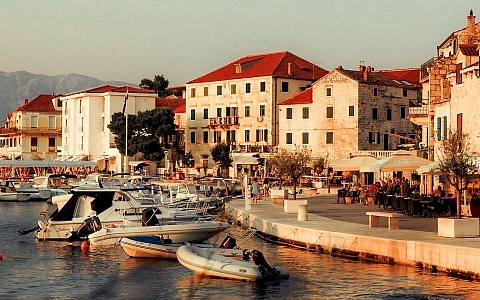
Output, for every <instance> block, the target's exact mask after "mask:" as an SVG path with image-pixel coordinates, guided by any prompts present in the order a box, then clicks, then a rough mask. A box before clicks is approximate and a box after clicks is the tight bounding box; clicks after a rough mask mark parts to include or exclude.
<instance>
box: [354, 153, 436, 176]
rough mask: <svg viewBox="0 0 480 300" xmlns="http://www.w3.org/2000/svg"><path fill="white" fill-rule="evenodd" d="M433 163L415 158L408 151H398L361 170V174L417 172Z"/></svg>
mask: <svg viewBox="0 0 480 300" xmlns="http://www.w3.org/2000/svg"><path fill="white" fill-rule="evenodd" d="M429 163H431V161H430V160H428V159H424V158H421V157H417V156H413V155H411V154H410V152H408V151H402V150H400V151H396V152H394V153H393V154H392V156H390V157H385V158H383V159H381V160H379V161H376V162H374V163H371V164H369V165H366V166H363V167H361V168H360V172H379V171H380V172H392V171H416V170H417V169H418V168H419V167H421V166H424V165H427V164H429Z"/></svg>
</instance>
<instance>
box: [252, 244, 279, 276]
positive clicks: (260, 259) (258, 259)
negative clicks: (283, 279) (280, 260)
mask: <svg viewBox="0 0 480 300" xmlns="http://www.w3.org/2000/svg"><path fill="white" fill-rule="evenodd" d="M252 260H253V262H254V263H255V265H257V267H258V269H259V270H260V272H262V275H265V271H268V272H270V274H272V275H274V274H276V272H275V269H274V268H272V267H270V265H269V264H268V263H267V260H266V259H265V257H264V256H263V254H262V252H260V251H258V250H252Z"/></svg>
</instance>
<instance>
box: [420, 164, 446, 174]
mask: <svg viewBox="0 0 480 300" xmlns="http://www.w3.org/2000/svg"><path fill="white" fill-rule="evenodd" d="M439 165H440V162H439V161H434V162H432V163H429V164H428V165H424V166H421V167H420V168H418V169H417V173H418V174H419V175H439V174H441V173H440V170H439V169H438V168H439Z"/></svg>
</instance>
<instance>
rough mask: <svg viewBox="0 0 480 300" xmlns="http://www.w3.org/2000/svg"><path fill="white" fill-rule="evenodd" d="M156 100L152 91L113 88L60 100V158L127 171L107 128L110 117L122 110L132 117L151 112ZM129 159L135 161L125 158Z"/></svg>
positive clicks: (96, 90) (116, 170)
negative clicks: (84, 161) (91, 162)
mask: <svg viewBox="0 0 480 300" xmlns="http://www.w3.org/2000/svg"><path fill="white" fill-rule="evenodd" d="M156 97H157V94H156V93H155V92H154V91H152V90H146V89H140V88H135V87H128V86H122V87H117V86H112V85H104V86H100V87H96V88H92V89H88V90H83V91H79V92H74V93H71V94H68V95H65V96H63V97H61V98H60V100H61V102H62V139H63V141H62V149H61V153H59V156H60V157H59V159H61V160H92V161H96V162H97V163H98V165H99V168H100V169H101V170H106V171H111V172H121V171H129V170H126V169H125V165H126V164H125V162H124V160H123V159H122V156H121V155H120V153H119V151H118V149H117V148H116V145H115V142H114V136H113V135H112V133H111V132H110V130H109V129H108V127H107V126H108V124H110V122H111V117H112V115H113V114H114V113H117V112H122V111H123V110H124V109H125V113H126V114H135V115H136V114H137V113H138V112H139V111H145V110H152V109H154V108H155V99H156ZM124 105H125V106H124ZM129 160H133V161H135V160H136V159H135V157H128V158H127V161H129Z"/></svg>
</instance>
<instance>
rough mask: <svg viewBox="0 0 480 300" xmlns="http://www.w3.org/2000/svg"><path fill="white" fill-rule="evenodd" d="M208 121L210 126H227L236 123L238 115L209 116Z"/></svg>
mask: <svg viewBox="0 0 480 300" xmlns="http://www.w3.org/2000/svg"><path fill="white" fill-rule="evenodd" d="M208 121H209V124H208V126H210V127H217V126H220V127H228V126H233V125H238V116H230V117H216V118H209V119H208Z"/></svg>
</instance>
